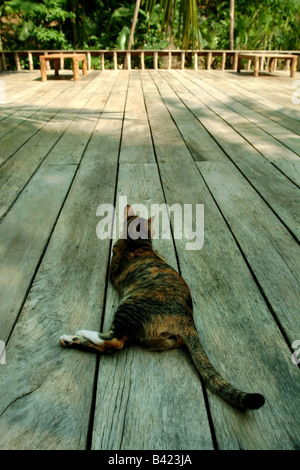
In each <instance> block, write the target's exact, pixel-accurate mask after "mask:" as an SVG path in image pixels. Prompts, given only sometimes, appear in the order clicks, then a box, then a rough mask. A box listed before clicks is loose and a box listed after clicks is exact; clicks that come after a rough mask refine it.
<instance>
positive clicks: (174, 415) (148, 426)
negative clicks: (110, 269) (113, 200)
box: [92, 148, 213, 450]
mask: <svg viewBox="0 0 300 470" xmlns="http://www.w3.org/2000/svg"><path fill="white" fill-rule="evenodd" d="M121 152H122V148H121ZM117 195H118V197H119V196H126V197H127V200H128V203H130V204H135V203H137V204H139V203H141V204H144V205H145V206H146V207H147V209H148V215H149V217H150V215H151V204H159V205H160V204H162V203H164V198H163V192H162V188H161V185H160V180H159V174H158V170H157V166H156V164H139V163H137V164H128V163H124V164H121V165H120V169H119V176H118V190H117ZM116 208H117V209H119V198H117V205H116ZM123 209H124V208H123V207H120V210H121V212H122V214H123ZM121 218H122V215H121ZM117 220H119V211H117ZM158 228H159V227H157V229H158ZM154 246H155V248H156V249H158V250H160V252H161V253H162V254H163V256H165V257H166V259H167V260H168V262H169V263H170V264H171V265H172V266H173V267H174V268H175V269H176V268H177V269H178V267H177V261H176V256H175V253H174V247H173V243H172V239H169V240H161V239H160V240H155V241H154ZM117 305H118V296H117V294H116V293H115V292H114V291H113V289H112V287H111V286H109V289H108V294H107V302H106V309H105V321H104V330H105V329H109V328H110V325H111V321H112V319H113V313H114V311H115V309H116V307H117ZM145 364H147V367H145ZM175 384H177V385H175ZM179 384H180V385H179ZM186 397H188V401H187V400H186ZM92 447H93V449H98V450H99V449H100V450H103V449H122V450H124V449H131V450H132V449H140V450H145V449H148V450H149V449H152V450H153V449H163V450H180V449H212V448H213V444H212V438H211V433H210V428H209V423H208V417H207V413H206V407H205V402H204V398H203V395H202V387H201V382H200V379H199V376H198V374H197V373H196V371H195V369H194V367H193V364H192V363H191V359H190V357H189V356H188V354H187V353H185V352H184V351H183V350H181V351H178V350H173V351H168V352H167V353H166V354H165V353H164V352H162V353H155V352H150V351H146V350H144V349H141V348H139V347H132V348H129V349H125V350H124V351H121V352H118V353H116V354H115V355H113V356H111V357H107V356H106V357H103V359H102V358H101V360H100V367H99V375H98V384H97V400H96V409H95V417H94V429H93V443H92Z"/></svg>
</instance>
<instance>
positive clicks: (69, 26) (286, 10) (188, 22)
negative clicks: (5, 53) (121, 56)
mask: <svg viewBox="0 0 300 470" xmlns="http://www.w3.org/2000/svg"><path fill="white" fill-rule="evenodd" d="M134 8H135V1H134V0H123V1H122V0H121V1H117V0H42V1H38V0H0V15H1V21H0V35H1V40H0V48H1V44H2V47H3V49H6V50H13V49H70V48H77V49H83V48H92V49H114V48H118V49H121V50H124V49H126V47H127V44H128V38H129V34H130V28H131V23H132V17H133V12H134ZM229 23H230V19H229V0H224V1H220V2H216V1H212V0H160V1H158V0H143V2H142V5H141V8H140V11H139V16H138V22H137V26H136V31H135V34H134V44H133V48H145V49H162V48H167V47H169V46H171V47H172V48H173V47H178V48H186V47H189V48H191V47H193V46H194V47H201V48H205V49H228V48H229ZM299 38H300V0H235V47H236V48H237V49H273V50H274V49H279V50H293V49H294V50H295V49H300V39H299ZM149 60H150V59H149Z"/></svg>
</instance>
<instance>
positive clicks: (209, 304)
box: [144, 77, 300, 449]
mask: <svg viewBox="0 0 300 470" xmlns="http://www.w3.org/2000/svg"><path fill="white" fill-rule="evenodd" d="M147 87H149V88H150V89H151V92H150V93H149V94H148V91H147V90H148V89H149V88H147ZM144 93H145V100H146V106H147V109H148V113H149V118H150V124H151V128H152V135H153V138H154V145H155V150H156V155H157V159H158V164H159V169H160V174H161V178H162V182H163V187H164V190H165V195H166V200H167V203H168V204H172V203H175V202H181V203H183V202H184V203H191V204H196V203H199V204H204V207H205V243H204V247H203V249H202V250H197V251H189V250H186V249H185V241H184V240H183V241H181V240H176V247H177V252H178V256H179V262H180V266H181V271H182V273H183V275H184V277H185V278H186V280H187V282H188V283H189V284H190V287H191V291H192V294H193V298H194V306H195V316H196V321H197V326H198V328H199V331H200V333H201V337H202V341H203V343H204V346H205V348H206V350H207V352H208V354H209V356H210V357H211V359H212V361H213V363H214V364H215V365H216V367H218V369H219V370H220V371H221V372H222V373H223V374H224V375H225V376H226V377H227V378H228V379H229V380H231V381H232V382H234V383H235V384H236V385H237V386H239V387H242V388H244V389H245V388H246V389H247V388H248V389H249V390H254V389H256V390H260V392H262V393H263V394H264V395H265V396H266V404H265V406H264V407H263V408H261V410H258V411H256V412H253V413H252V412H250V413H246V414H245V413H241V412H239V411H237V410H234V409H232V408H231V407H229V406H227V405H226V404H224V403H223V402H221V401H220V400H219V399H218V398H216V397H215V396H212V395H211V394H209V403H210V408H211V413H212V420H213V424H214V429H215V433H216V438H217V443H218V446H219V448H221V449H229V448H231V449H233V448H244V449H294V448H298V447H299V442H297V437H296V436H297V429H298V427H299V424H300V416H299V396H300V394H299V391H300V390H299V388H300V387H299V370H298V368H297V367H296V366H295V365H293V364H292V361H291V360H290V350H289V348H288V347H287V345H286V343H285V341H284V340H283V338H282V336H281V334H280V332H279V330H278V327H277V325H276V323H275V321H274V320H273V318H272V316H271V314H270V312H269V310H268V308H267V306H266V304H265V302H264V300H263V298H262V296H261V293H260V291H259V289H258V288H257V285H256V283H255V282H254V280H253V278H252V276H251V273H250V272H249V270H248V268H247V266H246V264H245V262H244V260H243V257H242V255H241V253H240V251H239V248H238V247H237V245H236V243H235V241H234V239H233V237H232V235H231V234H230V232H229V230H228V229H227V226H226V223H225V222H224V219H223V217H222V215H221V214H220V212H219V210H218V208H217V206H216V205H215V203H214V201H213V199H212V197H211V195H210V193H209V191H208V190H207V187H206V185H205V183H204V181H203V180H202V178H201V177H200V175H197V173H196V171H195V163H194V161H193V160H192V157H191V155H190V153H189V152H188V151H187V149H186V146H185V144H184V142H183V141H182V139H181V136H180V134H179V133H178V130H177V129H176V127H175V125H174V123H173V122H172V120H171V119H170V116H169V113H168V111H167V110H166V109H165V106H164V104H163V103H162V102H161V99H160V98H159V96H156V97H155V95H154V93H153V87H152V85H151V84H150V83H149V81H147V79H146V77H145V79H144ZM162 126H163V128H164V132H161V131H160V129H161V127H162ZM174 148H176V153H175V154H174V152H173V149H174ZM183 162H184V163H183ZM183 166H184V172H183V171H182V167H183ZM170 182H171V184H170ZM199 312H201V315H200V314H199ZM224 357H226V365H225V363H224V361H223V360H222V358H224Z"/></svg>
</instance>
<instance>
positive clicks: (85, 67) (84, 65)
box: [82, 59, 90, 75]
mask: <svg viewBox="0 0 300 470" xmlns="http://www.w3.org/2000/svg"><path fill="white" fill-rule="evenodd" d="M89 70H90V69H89ZM87 72H88V64H87V60H86V59H83V61H82V73H83V75H86V74H87Z"/></svg>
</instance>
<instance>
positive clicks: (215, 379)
mask: <svg viewBox="0 0 300 470" xmlns="http://www.w3.org/2000/svg"><path fill="white" fill-rule="evenodd" d="M182 339H183V340H184V342H185V344H186V346H187V348H188V350H189V352H190V354H191V356H192V359H193V361H194V363H195V366H196V368H197V370H198V372H199V373H200V375H201V377H202V379H203V380H204V383H205V385H207V387H208V388H209V389H210V390H211V391H212V392H213V393H215V394H216V395H218V396H220V397H221V398H223V399H224V400H226V401H227V402H229V403H230V404H231V405H233V406H235V407H237V408H240V409H244V410H245V409H252V410H255V409H258V408H260V407H261V406H262V405H263V404H264V402H265V399H264V397H263V395H261V394H260V393H246V392H242V391H241V390H238V389H237V388H235V387H234V386H233V385H231V384H230V383H229V382H227V380H225V379H224V378H223V377H222V376H221V375H220V374H219V373H218V372H217V371H216V370H215V368H214V367H213V365H212V364H211V362H210V360H209V358H208V357H207V355H206V353H205V351H204V349H203V347H202V345H201V342H200V339H199V335H198V333H197V330H196V329H195V328H194V327H192V328H187V329H186V330H185V332H184V333H183V334H182Z"/></svg>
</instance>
